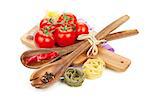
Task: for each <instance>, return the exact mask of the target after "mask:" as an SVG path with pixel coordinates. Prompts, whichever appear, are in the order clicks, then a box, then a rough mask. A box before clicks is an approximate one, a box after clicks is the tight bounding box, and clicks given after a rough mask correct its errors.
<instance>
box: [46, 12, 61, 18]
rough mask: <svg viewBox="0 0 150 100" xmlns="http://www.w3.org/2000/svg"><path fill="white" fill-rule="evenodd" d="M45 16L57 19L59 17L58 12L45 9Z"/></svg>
mask: <svg viewBox="0 0 150 100" xmlns="http://www.w3.org/2000/svg"><path fill="white" fill-rule="evenodd" d="M45 17H46V18H50V17H52V18H56V19H57V18H58V17H59V13H58V12H53V11H47V13H46V16H45Z"/></svg>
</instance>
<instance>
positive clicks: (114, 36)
mask: <svg viewBox="0 0 150 100" xmlns="http://www.w3.org/2000/svg"><path fill="white" fill-rule="evenodd" d="M138 33H139V32H138V30H137V29H130V30H124V31H120V32H116V33H112V34H109V35H107V36H106V37H105V38H104V39H106V40H107V41H112V40H116V39H121V38H125V37H129V36H133V35H136V34H138Z"/></svg>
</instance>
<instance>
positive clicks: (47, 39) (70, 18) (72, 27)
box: [35, 13, 89, 48]
mask: <svg viewBox="0 0 150 100" xmlns="http://www.w3.org/2000/svg"><path fill="white" fill-rule="evenodd" d="M88 33H89V29H88V26H87V25H86V23H83V22H79V21H77V18H76V16H75V15H73V14H71V13H63V14H62V15H60V16H59V18H58V19H57V20H54V19H53V18H44V19H43V20H41V22H40V29H39V31H38V32H37V33H36V34H35V43H36V45H37V46H38V47H39V48H52V47H54V46H56V45H57V46H61V47H64V46H68V45H72V44H74V43H75V41H76V39H77V37H78V36H79V35H80V34H88Z"/></svg>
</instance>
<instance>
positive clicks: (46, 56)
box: [25, 52, 59, 64]
mask: <svg viewBox="0 0 150 100" xmlns="http://www.w3.org/2000/svg"><path fill="white" fill-rule="evenodd" d="M58 55H59V54H58V53H57V52H49V53H43V54H38V55H33V56H31V57H27V58H26V59H25V63H26V64H31V63H36V62H40V61H42V60H48V59H53V58H55V57H57V56H58Z"/></svg>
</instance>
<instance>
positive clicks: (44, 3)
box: [0, 0, 150, 100]
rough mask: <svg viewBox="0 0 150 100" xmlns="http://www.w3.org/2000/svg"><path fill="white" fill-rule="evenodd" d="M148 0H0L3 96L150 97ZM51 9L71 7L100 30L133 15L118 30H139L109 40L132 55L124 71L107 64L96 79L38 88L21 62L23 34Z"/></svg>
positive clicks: (43, 99) (46, 99)
mask: <svg viewBox="0 0 150 100" xmlns="http://www.w3.org/2000/svg"><path fill="white" fill-rule="evenodd" d="M148 1H149V0H3V1H2V0H1V1H0V30H1V31H0V46H1V47H0V48H1V49H0V68H1V69H0V100H10V99H14V100H22V99H23V100H31V99H34V100H35V99H36V100H53V99H55V100H60V99H71V100H77V99H84V100H85V99H92V100H94V99H96V100H98V99H99V100H106V99H107V100H110V99H114V100H120V99H121V100H127V99H132V100H133V99H134V100H136V99H138V100H150V96H149V94H150V66H149V62H150V58H149V56H150V53H149V51H150V49H149V47H150V46H149V43H148V42H149V39H150V24H149V23H150V15H149V14H150V12H149V9H150V5H149V2H148ZM47 10H51V11H59V12H72V13H74V14H75V15H77V17H78V18H83V19H85V20H86V21H87V22H88V23H89V24H90V25H91V26H93V27H94V28H95V30H96V31H99V30H101V29H102V28H103V27H105V26H106V25H107V24H109V23H110V22H112V21H113V20H115V19H117V18H119V17H120V16H122V15H124V14H128V15H129V16H130V17H131V18H130V20H129V21H128V22H127V23H125V24H124V25H122V26H121V27H120V28H119V29H117V30H116V31H119V30H125V29H132V28H137V29H138V30H139V32H140V33H139V35H137V36H134V37H129V38H125V39H121V40H116V41H112V42H111V43H110V44H111V45H112V46H113V47H114V48H115V50H116V53H118V54H120V55H123V56H125V57H127V58H130V59H131V60H132V64H131V66H130V67H129V68H128V70H127V71H126V72H123V73H117V72H114V71H111V70H109V69H106V70H105V72H104V74H103V76H102V77H101V78H99V79H97V80H85V82H84V84H83V86H82V87H78V88H72V87H69V86H67V85H65V84H62V83H60V82H58V83H56V84H55V85H53V86H52V87H49V88H47V89H42V90H40V89H35V88H33V87H32V86H31V85H30V82H29V77H30V75H31V73H32V72H33V71H34V70H31V69H27V68H25V67H24V66H23V65H22V64H21V63H20V55H21V53H23V52H24V51H25V50H28V49H29V48H27V47H26V46H24V45H23V44H22V43H21V42H20V37H21V36H22V35H23V34H24V33H25V32H27V31H28V30H29V29H30V28H32V27H33V26H34V25H36V24H37V23H39V21H40V20H41V18H42V17H43V16H44V15H45V12H46V11H47Z"/></svg>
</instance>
